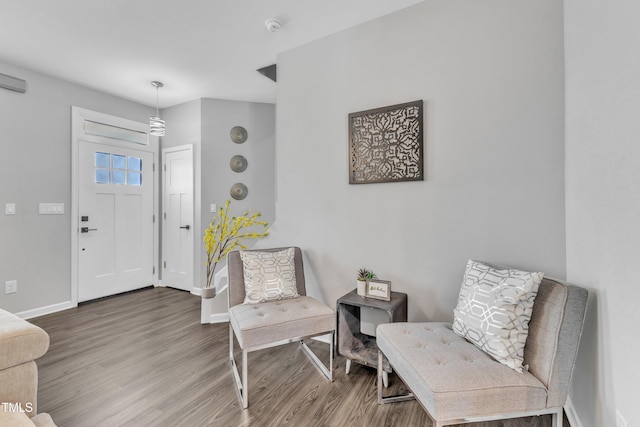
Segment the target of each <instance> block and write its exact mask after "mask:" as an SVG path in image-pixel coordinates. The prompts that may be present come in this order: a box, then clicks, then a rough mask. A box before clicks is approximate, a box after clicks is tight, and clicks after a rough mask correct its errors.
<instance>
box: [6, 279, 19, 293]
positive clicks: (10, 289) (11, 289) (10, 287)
mask: <svg viewBox="0 0 640 427" xmlns="http://www.w3.org/2000/svg"><path fill="white" fill-rule="evenodd" d="M16 292H18V281H17V280H7V281H6V282H4V293H5V294H15V293H16Z"/></svg>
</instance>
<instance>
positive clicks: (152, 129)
mask: <svg viewBox="0 0 640 427" xmlns="http://www.w3.org/2000/svg"><path fill="white" fill-rule="evenodd" d="M151 86H153V87H155V88H156V115H155V116H153V117H151V118H150V119H149V133H150V134H151V135H155V136H164V120H163V119H162V118H161V117H160V114H159V113H158V89H160V88H161V87H163V86H164V85H163V84H162V82H157V81H155V80H154V81H152V82H151Z"/></svg>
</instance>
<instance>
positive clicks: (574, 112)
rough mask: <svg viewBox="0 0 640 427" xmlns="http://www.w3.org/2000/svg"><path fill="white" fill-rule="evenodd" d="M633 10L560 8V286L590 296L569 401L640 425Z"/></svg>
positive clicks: (586, 421) (588, 414)
mask: <svg viewBox="0 0 640 427" xmlns="http://www.w3.org/2000/svg"><path fill="white" fill-rule="evenodd" d="M638 16H640V3H639V2H637V1H635V2H634V1H623V0H611V1H607V2H598V1H593V0H588V1H582V0H580V1H578V0H566V1H565V43H566V86H567V91H566V93H567V96H566V101H567V108H566V130H567V132H566V156H567V161H566V192H567V205H566V206H567V207H566V209H567V277H568V279H569V280H571V281H574V282H576V283H581V284H583V285H585V286H588V287H589V288H590V291H591V295H590V304H589V308H588V312H587V321H586V324H585V329H584V333H583V336H582V342H581V346H580V352H579V354H578V360H577V363H576V370H575V372H574V383H573V389H572V391H571V398H572V400H573V403H574V406H575V407H576V410H577V413H578V415H579V417H580V421H581V423H582V425H584V426H585V427H587V426H615V425H616V411H619V413H620V414H621V415H622V416H623V417H624V418H625V419H626V421H627V423H628V425H629V426H640V409H639V408H638V396H639V395H640V394H639V393H638V384H640V371H639V370H638V369H636V364H637V356H638V354H640V343H639V342H638V339H637V337H638V333H637V328H638V325H640V311H639V310H638V301H640V284H639V281H638V274H637V272H636V271H635V267H636V266H637V262H638V260H639V259H640V244H639V242H640V187H639V185H640V167H639V165H640V143H639V141H640V121H639V120H638V115H639V111H640V80H639V79H638V76H640V57H639V56H638V46H640V26H639V25H638Z"/></svg>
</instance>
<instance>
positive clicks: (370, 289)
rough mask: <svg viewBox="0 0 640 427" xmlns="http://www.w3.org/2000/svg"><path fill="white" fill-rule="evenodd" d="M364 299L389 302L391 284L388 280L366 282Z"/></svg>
mask: <svg viewBox="0 0 640 427" xmlns="http://www.w3.org/2000/svg"><path fill="white" fill-rule="evenodd" d="M365 297H367V298H375V299H381V300H384V301H391V282H390V281H388V280H378V279H374V280H368V281H367V289H366V291H365Z"/></svg>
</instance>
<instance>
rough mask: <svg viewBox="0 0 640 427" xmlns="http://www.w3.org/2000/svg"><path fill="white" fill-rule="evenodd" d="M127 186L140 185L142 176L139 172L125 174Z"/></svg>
mask: <svg viewBox="0 0 640 427" xmlns="http://www.w3.org/2000/svg"><path fill="white" fill-rule="evenodd" d="M127 184H128V185H141V184H142V174H141V173H140V172H127Z"/></svg>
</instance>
